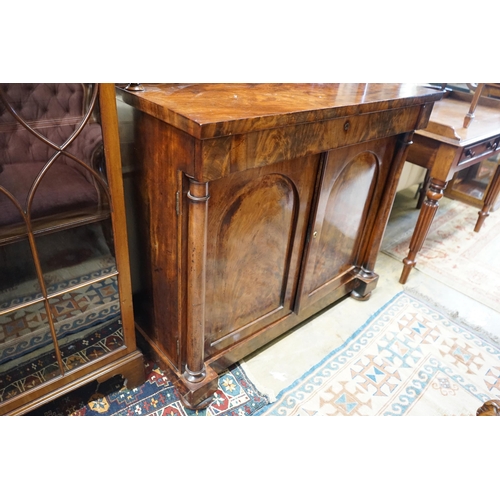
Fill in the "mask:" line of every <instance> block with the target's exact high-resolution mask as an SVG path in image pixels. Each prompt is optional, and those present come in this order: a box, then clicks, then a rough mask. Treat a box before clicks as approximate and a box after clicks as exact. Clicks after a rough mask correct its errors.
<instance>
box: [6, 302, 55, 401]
mask: <svg viewBox="0 0 500 500" xmlns="http://www.w3.org/2000/svg"><path fill="white" fill-rule="evenodd" d="M60 374H61V373H60V370H59V365H58V363H57V358H56V355H55V350H54V344H53V342H52V337H51V335H50V329H49V325H48V322H47V314H46V310H45V305H44V303H43V302H40V303H38V304H33V305H31V306H29V307H26V308H22V309H18V310H17V311H14V312H10V313H8V314H4V315H1V316H0V402H1V401H5V400H7V399H10V398H12V397H13V396H16V395H17V394H21V393H22V392H24V391H26V390H28V389H31V388H33V387H36V386H38V385H40V384H43V383H44V382H46V381H47V380H50V379H52V378H54V377H57V376H58V375H60Z"/></svg>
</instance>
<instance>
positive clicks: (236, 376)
mask: <svg viewBox="0 0 500 500" xmlns="http://www.w3.org/2000/svg"><path fill="white" fill-rule="evenodd" d="M146 373H147V378H146V382H145V383H144V384H143V385H141V386H140V387H137V388H135V389H132V390H128V389H127V388H125V387H123V380H122V379H121V378H120V377H114V378H112V379H110V380H108V381H106V382H105V383H103V384H101V385H100V386H98V385H97V383H94V384H89V385H87V386H85V387H83V388H81V389H78V390H76V391H73V392H72V393H70V394H68V395H66V396H63V397H61V398H59V399H57V400H55V401H53V402H51V403H48V404H46V405H45V406H43V407H41V408H39V409H37V410H35V411H33V412H31V413H29V414H27V415H30V416H87V417H88V416H95V417H99V416H100V417H102V416H152V417H178V416H207V417H214V416H251V415H253V414H254V413H255V412H256V411H258V410H260V409H261V408H263V407H264V406H266V405H267V404H268V403H269V400H268V399H267V397H266V396H264V395H262V394H261V393H260V392H259V391H257V389H255V387H254V385H253V384H252V382H250V380H249V379H248V377H247V376H246V374H245V372H244V371H243V370H242V369H241V367H240V366H239V364H236V365H234V366H232V367H231V368H230V369H228V370H227V371H226V372H224V373H223V374H221V376H220V377H219V387H218V390H217V392H216V393H215V396H214V399H213V401H212V403H211V404H210V405H209V406H208V407H207V408H206V409H204V410H197V411H193V410H189V409H188V408H185V407H184V406H183V405H182V404H181V402H180V400H179V396H178V393H177V390H176V389H175V387H174V386H173V384H172V383H171V382H170V380H168V378H167V377H166V376H165V374H164V373H163V372H162V371H161V370H160V369H159V368H158V366H156V365H155V364H153V363H151V362H146Z"/></svg>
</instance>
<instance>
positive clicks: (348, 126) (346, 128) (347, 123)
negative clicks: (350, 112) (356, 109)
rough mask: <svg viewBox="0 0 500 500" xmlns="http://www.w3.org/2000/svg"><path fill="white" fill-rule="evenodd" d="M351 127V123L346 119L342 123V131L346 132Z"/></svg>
mask: <svg viewBox="0 0 500 500" xmlns="http://www.w3.org/2000/svg"><path fill="white" fill-rule="evenodd" d="M350 128H351V124H350V123H349V122H348V121H347V122H345V123H344V131H345V132H347V131H348V130H349V129H350Z"/></svg>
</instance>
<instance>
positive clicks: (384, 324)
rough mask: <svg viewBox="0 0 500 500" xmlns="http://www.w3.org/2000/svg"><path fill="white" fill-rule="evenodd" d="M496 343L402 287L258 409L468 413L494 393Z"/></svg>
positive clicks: (499, 384)
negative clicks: (319, 359)
mask: <svg viewBox="0 0 500 500" xmlns="http://www.w3.org/2000/svg"><path fill="white" fill-rule="evenodd" d="M499 376H500V349H498V348H497V347H494V346H493V345H491V344H489V343H487V342H485V341H484V340H482V339H481V338H479V337H477V336H476V335H475V334H473V333H471V332H470V331H468V330H466V329H464V328H463V327H461V326H459V325H457V324H456V323H454V322H453V321H452V320H450V319H449V318H447V317H446V316H444V315H443V314H441V313H440V312H438V311H436V310H434V309H432V308H431V307H429V306H428V305H426V304H425V303H423V302H420V301H419V300H417V299H415V298H413V297H411V296H409V295H408V294H406V293H405V292H401V293H399V294H398V295H396V296H395V297H394V298H393V299H392V300H391V301H390V302H389V303H388V304H386V305H385V306H384V307H382V308H381V309H380V310H379V311H378V312H377V313H375V314H374V315H373V316H372V318H370V320H369V321H368V322H367V323H366V324H365V325H364V326H363V327H362V328H360V329H359V330H358V331H357V332H355V333H354V334H353V335H352V336H351V337H350V338H349V340H348V341H347V342H346V343H345V344H344V345H342V346H341V347H339V348H338V349H336V350H334V351H333V352H332V353H330V354H329V355H328V356H327V357H326V358H325V359H323V361H321V362H320V363H319V364H318V365H316V366H314V367H313V368H312V369H311V370H310V371H309V372H307V373H306V374H304V375H303V376H302V377H301V378H300V379H298V380H296V381H295V382H294V383H293V384H292V385H291V386H289V387H288V388H286V389H284V390H283V391H281V392H280V394H278V396H277V399H276V402H274V403H272V404H270V405H268V406H266V407H264V408H263V409H262V410H260V411H259V412H257V415H261V416H267V415H281V416H330V415H331V416H337V415H338V416H357V415H359V416H363V415H366V416H375V415H377V416H439V415H441V416H443V415H450V416H451V415H456V416H458V415H471V416H472V415H475V412H476V410H477V409H478V408H479V407H480V406H481V405H482V403H483V402H484V401H487V400H489V399H498V398H499V397H500V379H499Z"/></svg>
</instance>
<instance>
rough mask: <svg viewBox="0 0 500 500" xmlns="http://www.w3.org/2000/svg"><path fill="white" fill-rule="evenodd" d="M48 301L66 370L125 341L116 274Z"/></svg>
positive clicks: (102, 354) (92, 358) (110, 350)
mask: <svg viewBox="0 0 500 500" xmlns="http://www.w3.org/2000/svg"><path fill="white" fill-rule="evenodd" d="M49 302H50V306H51V310H52V315H53V317H54V324H55V328H56V332H57V338H58V343H59V347H60V349H61V353H62V356H63V360H64V364H65V367H66V369H67V370H72V369H74V368H76V367H78V366H81V365H83V364H85V363H87V362H89V361H92V360H94V359H96V358H99V357H101V356H104V355H106V354H109V353H110V352H112V351H114V350H116V349H118V348H119V347H121V346H123V345H124V340H123V332H122V325H121V315H120V301H119V293H118V278H117V277H116V276H113V277H112V278H107V279H105V280H102V281H98V282H96V283H92V284H91V285H87V286H83V287H80V288H78V289H77V290H73V291H71V292H67V293H64V294H62V295H61V296H59V297H54V298H52V299H50V301H49Z"/></svg>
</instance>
